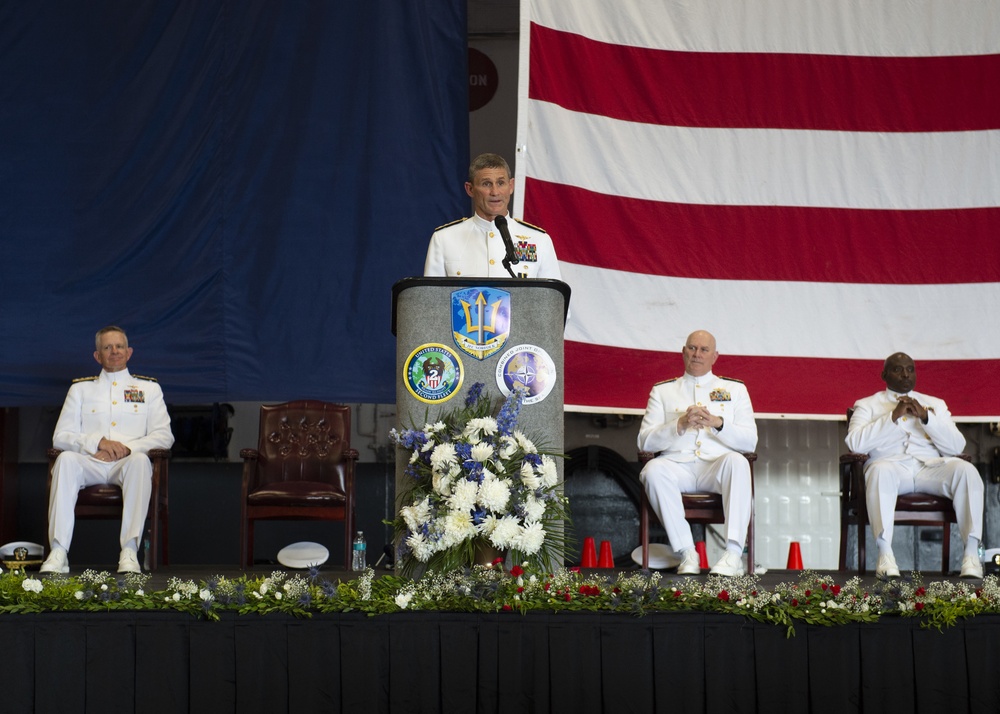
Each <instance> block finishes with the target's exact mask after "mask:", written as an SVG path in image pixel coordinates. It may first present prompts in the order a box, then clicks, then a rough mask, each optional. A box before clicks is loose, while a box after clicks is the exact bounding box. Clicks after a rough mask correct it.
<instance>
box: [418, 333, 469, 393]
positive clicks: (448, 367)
mask: <svg viewBox="0 0 1000 714" xmlns="http://www.w3.org/2000/svg"><path fill="white" fill-rule="evenodd" d="M464 378H465V373H464V372H463V370H462V360H461V359H459V357H458V355H457V354H456V353H455V352H454V351H453V350H452V349H451V348H450V347H446V346H445V345H439V344H436V343H429V344H426V345H421V346H420V347H418V348H417V349H415V350H413V352H411V353H410V356H409V357H407V358H406V362H405V363H403V381H404V382H405V383H406V390H407V391H408V392H409V393H410V394H412V395H413V396H414V397H415V398H417V399H419V400H420V401H422V402H426V403H427V404H438V403H440V402H444V401H447V400H449V399H451V396H452V395H453V394H454V393H455V392H457V391H458V390H459V389H461V387H462V380H463V379H464Z"/></svg>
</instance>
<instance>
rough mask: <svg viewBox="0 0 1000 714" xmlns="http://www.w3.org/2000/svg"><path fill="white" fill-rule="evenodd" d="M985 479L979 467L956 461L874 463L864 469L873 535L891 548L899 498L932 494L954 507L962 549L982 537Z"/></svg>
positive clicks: (887, 461) (875, 461)
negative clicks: (972, 539) (971, 540)
mask: <svg viewBox="0 0 1000 714" xmlns="http://www.w3.org/2000/svg"><path fill="white" fill-rule="evenodd" d="M983 491H984V487H983V479H982V478H981V477H980V476H979V471H977V470H976V467H975V466H973V465H972V464H970V463H969V462H968V461H965V460H964V459H959V458H956V457H950V458H945V459H944V460H942V461H940V462H939V460H938V459H934V460H933V461H932V463H931V465H925V464H923V463H921V462H920V461H919V460H917V459H915V458H913V457H907V458H905V459H898V460H897V459H875V460H874V461H871V462H869V464H868V465H867V466H866V467H865V495H866V500H867V502H868V520H869V522H870V523H871V525H872V533H874V534H875V537H876V538H878V537H879V536H882V539H883V540H884V541H885V542H886V543H887V544H889V545H891V544H892V526H893V520H894V517H895V512H896V496H897V494H901V493H915V492H916V493H930V494H933V495H935V496H947V497H948V498H950V499H952V501H953V502H954V504H955V516H956V517H957V519H958V528H959V530H960V531H961V533H962V547H963V548H964V547H965V545H966V543H968V540H969V536H975V537H976V538H977V539H980V540H981V539H982V536H983Z"/></svg>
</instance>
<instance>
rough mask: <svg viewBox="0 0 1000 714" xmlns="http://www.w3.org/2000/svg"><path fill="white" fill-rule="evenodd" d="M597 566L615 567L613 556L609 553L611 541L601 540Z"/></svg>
mask: <svg viewBox="0 0 1000 714" xmlns="http://www.w3.org/2000/svg"><path fill="white" fill-rule="evenodd" d="M597 567H598V568H613V567H615V557H614V556H613V555H611V541H609V540H602V541H601V555H600V557H598V559H597Z"/></svg>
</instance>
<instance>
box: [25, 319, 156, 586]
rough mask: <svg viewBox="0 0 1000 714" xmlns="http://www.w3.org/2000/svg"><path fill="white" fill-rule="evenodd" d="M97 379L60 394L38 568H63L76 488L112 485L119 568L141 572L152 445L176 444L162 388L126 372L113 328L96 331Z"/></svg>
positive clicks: (122, 338)
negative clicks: (118, 497)
mask: <svg viewBox="0 0 1000 714" xmlns="http://www.w3.org/2000/svg"><path fill="white" fill-rule="evenodd" d="M95 346H96V347H97V349H96V351H95V352H94V359H95V360H97V363H98V364H100V365H101V367H102V370H101V373H100V375H98V376H97V377H90V378H86V379H81V380H76V381H74V383H73V385H72V386H71V387H70V389H69V393H68V394H67V395H66V401H65V402H64V403H63V408H62V412H61V413H60V414H59V421H58V422H57V423H56V429H55V434H54V435H53V437H52V443H53V445H54V446H55V447H56V448H57V449H62V450H63V452H62V453H61V454H59V456H58V457H57V458H56V462H55V465H54V466H53V469H52V488H51V491H50V493H49V545H50V547H51V551H50V553H49V557H48V558H46V559H45V562H44V563H42V567H41V569H40V570H41V572H43V573H68V572H69V555H68V551H69V546H70V542H71V541H72V539H73V525H74V523H75V515H74V509H75V507H76V497H77V494H78V493H79V491H80V489H82V488H84V487H86V486H93V485H95V484H116V485H118V486H120V487H121V489H122V500H123V501H124V508H123V511H122V527H121V534H120V536H119V541H120V546H121V554H120V556H119V560H118V572H119V573H138V572H141V569H140V567H139V560H138V557H137V555H136V553H137V551H138V548H139V539H140V538H141V536H142V528H143V525H144V523H145V521H146V511H147V509H148V508H149V497H150V493H151V491H152V476H153V467H152V464H151V463H150V461H149V457H148V456H147V455H146V454H147V452H148V451H149V450H150V449H169V448H170V446H171V445H172V444H173V443H174V436H173V433H172V432H171V430H170V417H169V415H168V414H167V407H166V404H165V403H164V401H163V391H162V390H161V389H160V385H159V384H157V383H156V381H155V380H153V379H151V378H149V377H138V376H135V375H132V374H129V371H128V367H127V364H128V361H129V359H130V358H131V357H132V348H131V347H129V346H128V337H127V336H126V335H125V332H124V331H123V330H122V329H121V328H119V327H115V326H109V327H105V328H103V329H101V330H100V331H99V332H98V333H97V335H96V336H95Z"/></svg>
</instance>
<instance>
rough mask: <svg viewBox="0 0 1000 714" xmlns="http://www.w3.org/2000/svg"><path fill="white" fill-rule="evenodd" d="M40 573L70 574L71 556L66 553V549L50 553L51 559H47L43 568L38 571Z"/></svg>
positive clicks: (53, 550) (58, 549) (56, 549)
mask: <svg viewBox="0 0 1000 714" xmlns="http://www.w3.org/2000/svg"><path fill="white" fill-rule="evenodd" d="M38 572H40V573H63V574H65V573H68V572H69V555H68V554H67V553H66V549H65V548H53V549H52V552H51V553H49V557H48V558H46V559H45V562H44V563H42V566H41V567H40V568H39V569H38Z"/></svg>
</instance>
